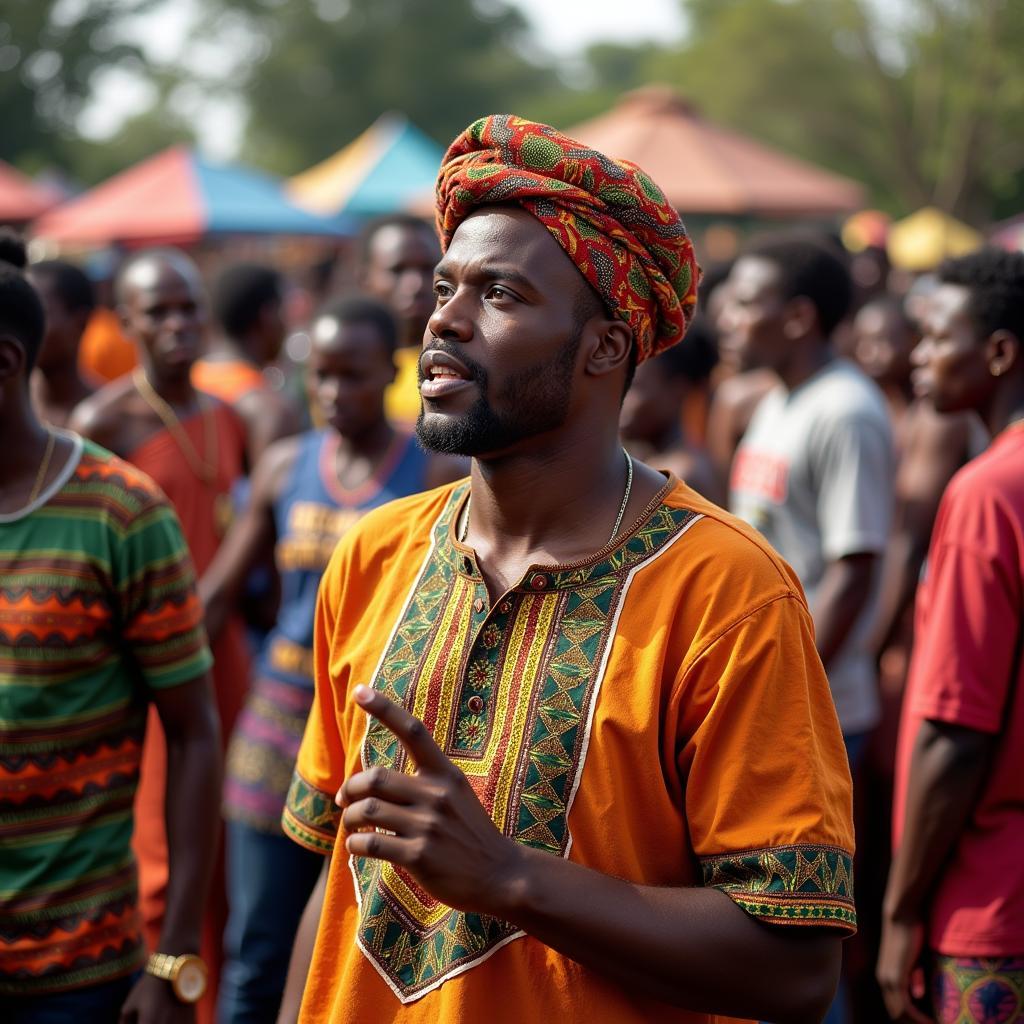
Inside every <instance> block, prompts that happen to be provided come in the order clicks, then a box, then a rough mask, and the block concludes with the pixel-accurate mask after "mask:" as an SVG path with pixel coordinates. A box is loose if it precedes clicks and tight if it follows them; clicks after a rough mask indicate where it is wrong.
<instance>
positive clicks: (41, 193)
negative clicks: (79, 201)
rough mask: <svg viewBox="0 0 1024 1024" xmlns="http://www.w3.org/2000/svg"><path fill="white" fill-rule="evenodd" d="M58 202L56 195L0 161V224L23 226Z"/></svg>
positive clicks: (58, 197)
mask: <svg viewBox="0 0 1024 1024" xmlns="http://www.w3.org/2000/svg"><path fill="white" fill-rule="evenodd" d="M59 201H60V196H58V195H57V194H56V193H53V192H51V191H50V190H49V189H45V188H41V187H40V186H39V185H37V184H35V182H33V181H32V179H31V178H27V177H25V175H24V174H22V173H21V171H18V170H15V169H14V168H13V167H11V165H10V164H5V163H4V162H3V161H2V160H0V224H24V223H25V222H26V221H30V220H34V219H35V218H36V217H38V216H39V215H40V214H41V213H43V212H44V211H45V210H48V209H49V208H50V207H51V206H54V205H56V204H57V203H58V202H59Z"/></svg>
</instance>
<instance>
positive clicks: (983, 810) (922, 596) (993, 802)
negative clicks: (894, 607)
mask: <svg viewBox="0 0 1024 1024" xmlns="http://www.w3.org/2000/svg"><path fill="white" fill-rule="evenodd" d="M917 602H918V603H917V621H916V626H915V641H914V654H913V658H912V660H911V665H910V674H909V677H908V680H907V695H906V699H905V701H904V706H903V720H902V722H901V724H900V739H899V749H898V753H897V775H896V799H895V805H894V808H893V811H894V830H893V837H894V841H895V842H896V844H897V845H898V844H899V842H900V838H901V833H902V828H903V817H904V808H905V804H906V793H907V776H908V774H909V771H910V759H911V754H912V751H913V748H914V741H915V740H916V738H917V734H918V730H919V728H920V725H921V722H922V721H923V720H925V719H931V720H933V721H939V722H949V723H954V724H957V725H962V726H966V727H967V728H970V729H977V730H979V731H981V732H988V733H995V734H998V736H999V739H998V743H997V746H996V750H995V755H994V759H993V763H992V769H991V771H990V773H989V775H988V778H987V779H986V781H985V783H984V785H983V788H982V790H981V793H980V795H979V797H978V801H977V804H976V806H975V807H974V810H973V811H972V813H971V816H970V819H969V821H968V824H967V827H966V828H965V829H964V832H963V834H962V835H961V836H960V838H959V840H958V841H957V843H956V846H955V847H954V850H953V855H952V857H951V858H950V861H949V863H948V865H947V866H946V868H945V869H944V871H943V873H942V875H941V877H940V880H939V883H938V885H937V887H936V890H935V894H934V897H933V900H932V905H931V919H930V924H929V944H930V945H931V946H932V948H933V949H935V950H937V951H938V952H939V953H942V954H944V955H946V956H1015V955H1020V954H1022V953H1024V666H1022V660H1024V659H1022V658H1021V656H1020V647H1021V632H1022V622H1024V429H1020V428H1019V427H1014V428H1011V429H1010V430H1008V431H1006V432H1005V433H1004V434H1002V435H1001V436H999V437H998V438H996V440H995V441H994V442H993V444H992V447H991V448H989V450H988V451H987V452H985V453H984V454H983V455H980V456H978V458H976V459H974V460H973V461H972V462H970V463H968V465H966V466H964V468H963V469H962V470H960V472H959V473H957V475H956V476H955V477H954V478H953V479H952V480H951V481H950V484H949V487H948V488H947V489H946V493H945V494H944V495H943V497H942V504H941V505H940V506H939V514H938V517H937V519H936V520H935V529H934V531H933V533H932V541H931V548H930V550H929V553H928V565H927V570H926V575H925V580H924V582H923V583H922V584H921V587H920V589H919V591H918V599H917Z"/></svg>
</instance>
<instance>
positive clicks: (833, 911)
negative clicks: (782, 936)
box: [700, 846, 857, 930]
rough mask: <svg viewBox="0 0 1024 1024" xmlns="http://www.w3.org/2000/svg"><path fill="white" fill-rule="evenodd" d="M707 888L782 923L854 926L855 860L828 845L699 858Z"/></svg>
mask: <svg viewBox="0 0 1024 1024" xmlns="http://www.w3.org/2000/svg"><path fill="white" fill-rule="evenodd" d="M700 866H701V870H702V873H703V884H704V886H705V887H706V888H714V889H721V890H722V891H723V892H725V893H727V894H728V895H729V896H730V897H731V898H732V899H733V900H734V901H735V902H736V903H738V904H739V905H740V906H741V907H742V908H743V909H744V910H745V911H746V912H747V913H748V914H752V915H753V916H754V917H758V918H760V919H761V920H762V921H767V922H769V923H772V922H774V923H780V924H811V925H813V924H822V923H830V924H840V925H846V926H848V927H849V928H850V929H851V930H852V929H855V928H856V927H857V912H856V910H855V909H854V905H853V861H852V860H851V858H850V856H849V854H847V853H844V852H843V851H842V850H839V849H836V848H835V847H831V846H782V847H774V848H772V849H768V850H749V851H747V852H745V853H730V854H723V855H721V856H716V857H702V858H701V860H700Z"/></svg>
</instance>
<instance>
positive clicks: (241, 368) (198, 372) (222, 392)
mask: <svg viewBox="0 0 1024 1024" xmlns="http://www.w3.org/2000/svg"><path fill="white" fill-rule="evenodd" d="M266 386H267V384H266V381H265V380H264V379H263V374H262V373H260V371H259V370H257V369H256V367H255V366H253V365H252V364H251V363H247V362H244V361H243V360H241V359H200V360H199V361H198V362H197V363H196V364H195V366H193V367H192V387H194V388H195V389H196V390H197V391H204V392H205V393H206V394H208V395H216V396H217V397H218V398H219V399H220V400H221V401H222V402H227V403H228V405H234V404H235V402H237V401H238V400H239V399H240V398H244V397H245V396H246V395H248V394H251V393H252V392H253V391H262V390H263V389H264V388H266Z"/></svg>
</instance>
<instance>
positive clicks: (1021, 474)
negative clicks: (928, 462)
mask: <svg viewBox="0 0 1024 1024" xmlns="http://www.w3.org/2000/svg"><path fill="white" fill-rule="evenodd" d="M942 511H943V513H944V515H943V519H944V522H945V524H946V525H947V529H952V530H953V531H959V530H963V531H965V532H970V531H971V529H972V527H978V528H981V527H983V526H988V527H990V528H991V527H994V526H995V525H996V523H997V522H998V521H999V520H1000V519H1005V518H1007V517H1009V518H1012V519H1013V520H1015V521H1016V522H1017V523H1018V524H1024V446H1022V445H1018V446H1016V448H1013V447H1010V446H1002V445H998V444H997V445H996V446H994V447H992V448H989V449H988V450H987V451H984V452H982V453H981V455H978V456H977V457H976V458H973V459H971V461H970V462H968V463H967V464H966V465H964V466H962V467H961V468H960V469H958V470H957V471H956V473H954V474H953V477H952V479H950V481H949V484H948V485H947V487H946V490H945V493H944V494H943V496H942Z"/></svg>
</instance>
